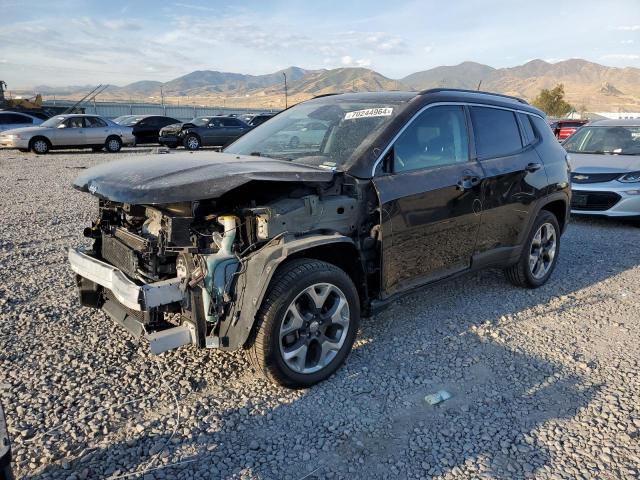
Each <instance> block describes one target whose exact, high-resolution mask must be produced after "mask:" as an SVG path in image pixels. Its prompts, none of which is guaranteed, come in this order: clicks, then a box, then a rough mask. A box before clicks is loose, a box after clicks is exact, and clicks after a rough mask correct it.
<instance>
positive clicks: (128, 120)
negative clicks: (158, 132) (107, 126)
mask: <svg viewBox="0 0 640 480" xmlns="http://www.w3.org/2000/svg"><path fill="white" fill-rule="evenodd" d="M145 118H146V117H125V118H116V119H115V120H114V122H116V123H117V124H119V125H123V126H125V127H129V126H131V125H135V124H136V123H138V122H139V121H140V120H144V119H145Z"/></svg>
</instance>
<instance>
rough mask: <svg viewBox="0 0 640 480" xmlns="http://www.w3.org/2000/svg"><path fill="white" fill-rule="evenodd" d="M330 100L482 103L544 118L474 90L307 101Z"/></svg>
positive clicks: (352, 95) (337, 96)
mask: <svg viewBox="0 0 640 480" xmlns="http://www.w3.org/2000/svg"><path fill="white" fill-rule="evenodd" d="M321 98H322V99H332V98H335V99H336V101H338V100H340V101H345V100H346V101H352V102H357V101H361V102H391V103H393V102H409V101H411V100H413V99H416V98H420V99H422V100H423V103H428V102H431V101H439V102H465V103H483V104H487V105H495V106H498V107H504V108H512V109H516V110H522V111H525V112H530V113H535V114H536V115H540V116H541V117H544V116H545V114H544V113H543V112H541V111H540V110H538V109H537V108H535V107H532V106H531V105H529V104H528V103H527V102H525V101H524V100H522V99H520V98H516V97H510V96H508V95H502V94H498V93H491V92H482V91H475V90H461V89H455V88H432V89H429V90H423V91H421V92H400V91H397V92H396V91H392V92H358V93H341V94H340V93H335V94H325V95H319V96H317V97H314V98H313V99H311V100H309V101H311V102H312V101H314V100H316V99H321Z"/></svg>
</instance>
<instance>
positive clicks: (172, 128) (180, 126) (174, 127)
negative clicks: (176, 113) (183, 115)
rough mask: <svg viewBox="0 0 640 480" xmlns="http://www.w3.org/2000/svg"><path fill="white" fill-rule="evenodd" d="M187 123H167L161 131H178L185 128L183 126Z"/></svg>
mask: <svg viewBox="0 0 640 480" xmlns="http://www.w3.org/2000/svg"><path fill="white" fill-rule="evenodd" d="M185 125H187V124H186V123H172V124H170V125H167V126H166V127H162V128H161V129H160V132H161V133H178V132H180V131H181V130H182V129H183V127H184V126H185ZM190 125H191V124H190Z"/></svg>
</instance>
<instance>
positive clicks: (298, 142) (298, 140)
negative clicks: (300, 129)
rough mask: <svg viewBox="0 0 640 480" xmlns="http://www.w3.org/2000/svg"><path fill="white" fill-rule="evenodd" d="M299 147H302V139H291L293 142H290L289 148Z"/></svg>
mask: <svg viewBox="0 0 640 480" xmlns="http://www.w3.org/2000/svg"><path fill="white" fill-rule="evenodd" d="M298 145H300V139H299V138H298V137H291V140H289V147H290V148H298Z"/></svg>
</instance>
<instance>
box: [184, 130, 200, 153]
mask: <svg viewBox="0 0 640 480" xmlns="http://www.w3.org/2000/svg"><path fill="white" fill-rule="evenodd" d="M182 144H183V145H184V148H186V149H187V150H198V149H199V148H200V146H201V144H200V138H199V137H198V136H197V135H194V134H193V133H190V134H189V135H187V136H186V137H184V141H183V142H182Z"/></svg>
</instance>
